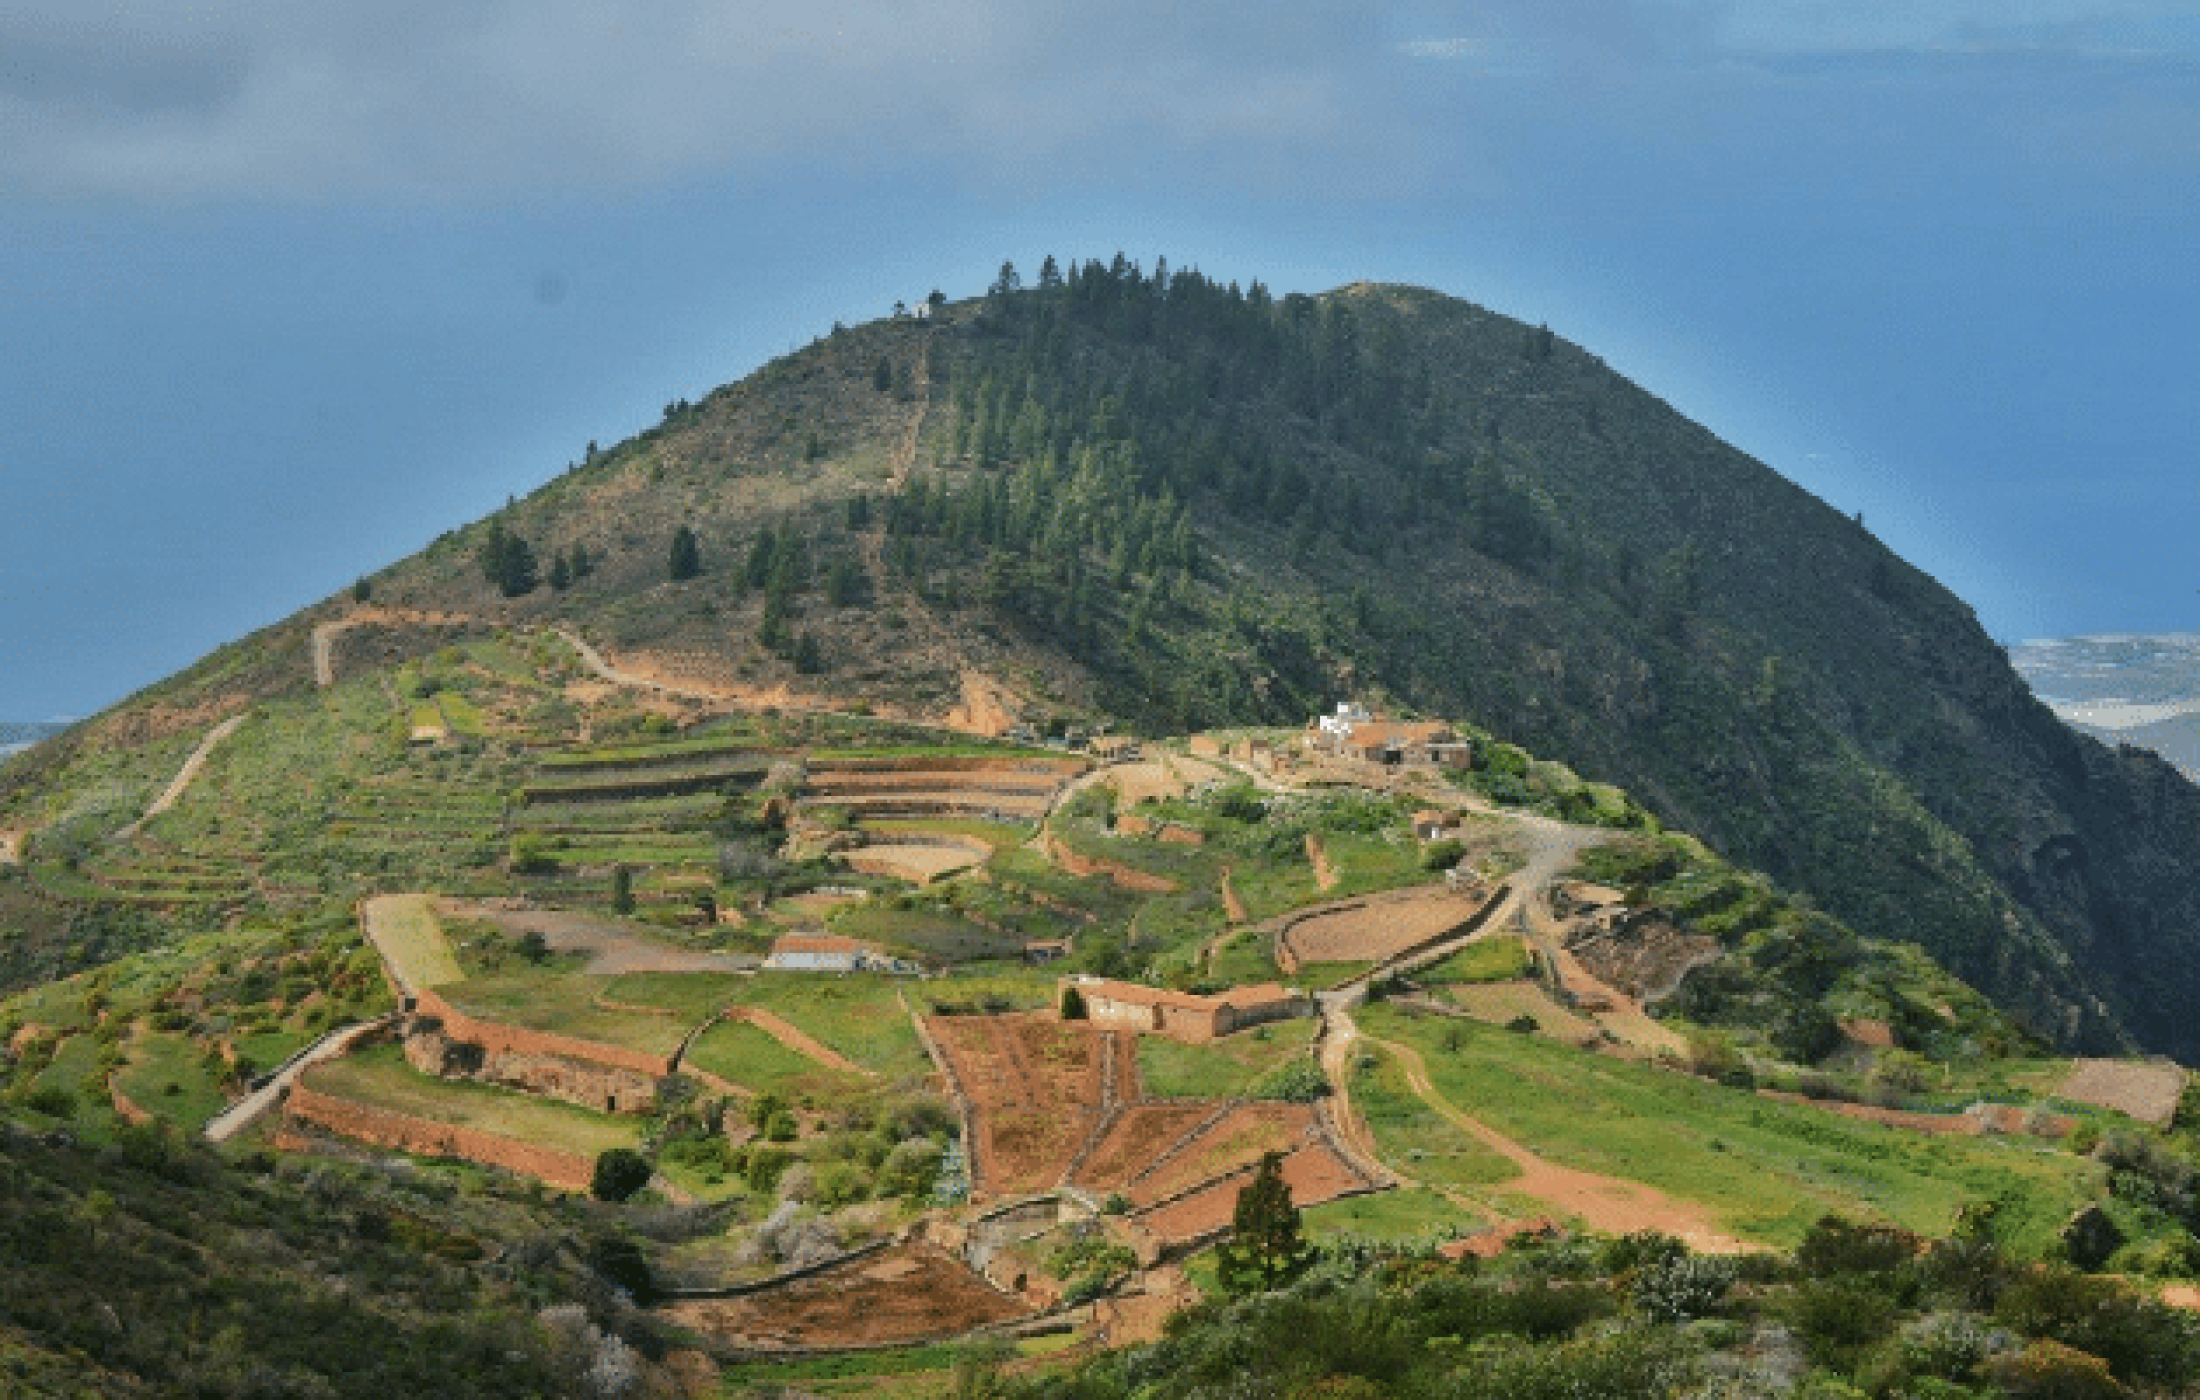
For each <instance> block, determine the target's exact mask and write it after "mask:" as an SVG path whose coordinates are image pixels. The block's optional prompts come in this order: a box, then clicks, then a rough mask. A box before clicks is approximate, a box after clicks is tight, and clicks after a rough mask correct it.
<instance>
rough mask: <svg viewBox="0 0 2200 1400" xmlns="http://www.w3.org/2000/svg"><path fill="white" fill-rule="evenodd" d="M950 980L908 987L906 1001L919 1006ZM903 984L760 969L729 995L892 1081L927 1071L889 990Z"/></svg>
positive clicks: (920, 1050)
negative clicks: (738, 989) (934, 990)
mask: <svg viewBox="0 0 2200 1400" xmlns="http://www.w3.org/2000/svg"><path fill="white" fill-rule="evenodd" d="M955 980H959V979H942V980H941V981H936V982H927V983H925V984H924V985H923V986H922V987H914V986H912V987H909V988H908V991H909V1003H910V1005H912V1006H914V1007H916V1008H917V1009H918V1010H920V1011H921V1010H923V1009H924V1007H925V1002H924V994H925V993H926V992H927V991H930V990H933V989H936V988H939V987H942V986H952V985H953V984H954V981H955ZM903 985H904V984H902V983H900V982H899V981H896V980H891V979H888V978H884V977H874V976H869V975H851V976H846V977H833V976H812V975H805V974H802V973H779V974H773V973H760V974H758V975H757V976H755V977H750V978H746V979H743V980H742V985H741V988H740V995H739V996H737V997H735V998H733V1000H734V1001H736V1002H737V1003H738V1004H739V1005H742V1006H755V1007H761V1008H763V1009H764V1010H767V1011H772V1012H776V1013H777V1014H778V1015H780V1016H781V1017H783V1018H785V1019H786V1020H787V1021H788V1022H789V1023H790V1024H792V1025H794V1026H796V1027H797V1028H799V1029H800V1030H801V1031H802V1032H803V1033H804V1034H806V1035H808V1036H810V1037H811V1038H813V1039H815V1040H818V1041H821V1042H823V1043H824V1044H826V1045H829V1046H831V1047H832V1048H833V1049H835V1050H838V1051H839V1052H840V1053H841V1054H843V1055H845V1056H847V1057H848V1058H849V1059H850V1060H852V1061H854V1062H855V1063H856V1064H859V1065H861V1066H863V1067H864V1068H865V1069H868V1070H873V1071H875V1072H877V1073H878V1074H879V1075H880V1076H881V1077H882V1078H884V1079H885V1080H886V1081H887V1082H889V1083H891V1082H893V1081H895V1080H898V1079H907V1078H914V1077H918V1076H922V1075H926V1074H929V1073H931V1071H932V1061H931V1059H930V1057H928V1056H927V1055H926V1054H925V1053H924V1046H923V1045H922V1044H921V1043H920V1042H919V1041H918V1040H917V1032H916V1029H915V1027H913V1026H911V1025H910V1024H909V1015H908V1013H907V1012H905V1011H903V1010H902V1009H901V1002H900V1001H899V1000H897V999H896V997H895V995H894V994H895V992H896V990H897V989H898V988H900V987H901V986H903Z"/></svg>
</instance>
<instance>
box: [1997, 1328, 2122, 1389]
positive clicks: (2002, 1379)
mask: <svg viewBox="0 0 2200 1400" xmlns="http://www.w3.org/2000/svg"><path fill="white" fill-rule="evenodd" d="M1984 1370H1985V1373H1986V1379H1987V1380H1989V1381H1991V1382H1993V1384H1994V1385H1995V1387H1996V1388H1998V1389H1999V1390H2000V1392H2001V1393H2002V1394H2003V1395H2005V1396H2009V1397H2011V1400H2121V1397H2124V1396H2128V1395H2130V1394H2131V1392H2130V1391H2128V1390H2126V1389H2124V1387H2123V1386H2121V1385H2119V1384H2118V1383H2117V1381H2116V1378H2115V1376H2113V1375H2111V1374H2110V1372H2109V1367H2108V1363H2107V1362H2105V1361H2103V1360H2101V1358H2099V1357H2098V1356H2088V1355H2087V1354H2086V1353H2084V1352H2082V1351H2078V1350H2075V1349H2073V1348H2071V1347H2066V1346H2064V1345H2063V1344H2062V1343H2060V1342H2051V1341H2045V1340H2040V1341H2034V1342H2032V1343H2030V1344H2029V1345H2027V1346H2026V1347H2025V1348H2024V1350H2022V1351H2016V1352H2009V1353H2007V1354H2006V1355H2002V1356H1997V1357H1995V1358H1994V1359H1993V1360H1991V1361H1989V1362H1987V1363H1986V1365H1985V1368H1984Z"/></svg>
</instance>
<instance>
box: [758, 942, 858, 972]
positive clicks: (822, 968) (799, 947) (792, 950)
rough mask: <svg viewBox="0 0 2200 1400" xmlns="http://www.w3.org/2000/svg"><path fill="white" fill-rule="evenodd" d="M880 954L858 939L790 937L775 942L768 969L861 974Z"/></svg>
mask: <svg viewBox="0 0 2200 1400" xmlns="http://www.w3.org/2000/svg"><path fill="white" fill-rule="evenodd" d="M877 958H878V950H877V949H876V948H873V947H872V946H871V945H870V944H868V943H864V942H861V941H860V940H858V939H854V938H842V937H840V936H839V935H837V934H827V933H790V934H785V935H783V936H781V937H780V938H779V939H777V940H776V941H774V942H773V944H772V951H771V956H770V957H767V958H766V959H764V966H766V967H768V968H771V969H773V970H775V971H778V972H861V971H863V969H865V968H866V967H869V966H871V965H872V964H873V962H874V961H875V960H876V959H877Z"/></svg>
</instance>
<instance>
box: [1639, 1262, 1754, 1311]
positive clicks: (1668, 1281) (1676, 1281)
mask: <svg viewBox="0 0 2200 1400" xmlns="http://www.w3.org/2000/svg"><path fill="white" fill-rule="evenodd" d="M1733 1286H1734V1265H1733V1263H1732V1262H1731V1261H1729V1260H1725V1259H1719V1258H1714V1257H1712V1256H1709V1255H1703V1254H1688V1253H1685V1252H1683V1253H1680V1254H1668V1255H1662V1256H1659V1257H1657V1258H1653V1259H1651V1260H1650V1261H1648V1262H1647V1263H1645V1264H1644V1265H1643V1266H1642V1267H1641V1268H1640V1269H1638V1270H1636V1272H1635V1278H1634V1282H1633V1284H1632V1286H1630V1287H1629V1289H1628V1301H1629V1302H1631V1303H1633V1304H1634V1305H1635V1309H1636V1311H1638V1312H1640V1313H1641V1314H1642V1315H1643V1316H1644V1317H1646V1318H1648V1319H1650V1320H1651V1321H1652V1322H1686V1321H1688V1320H1690V1319H1691V1318H1698V1317H1709V1316H1710V1315H1711V1314H1712V1313H1713V1312H1715V1311H1716V1310H1717V1309H1718V1306H1719V1303H1720V1301H1721V1300H1723V1299H1724V1298H1725V1297H1726V1292H1727V1290H1728V1289H1729V1288H1731V1287H1733Z"/></svg>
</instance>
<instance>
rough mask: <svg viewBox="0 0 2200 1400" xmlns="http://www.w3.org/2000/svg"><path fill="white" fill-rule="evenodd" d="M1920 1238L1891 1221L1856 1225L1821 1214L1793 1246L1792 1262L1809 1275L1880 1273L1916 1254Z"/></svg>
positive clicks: (1905, 1262) (1898, 1266)
mask: <svg viewBox="0 0 2200 1400" xmlns="http://www.w3.org/2000/svg"><path fill="white" fill-rule="evenodd" d="M1921 1245H1922V1242H1921V1241H1920V1240H1919V1239H1918V1237H1917V1236H1916V1235H1913V1234H1911V1233H1910V1232H1909V1231H1908V1230H1904V1229H1902V1228H1900V1227H1899V1226H1895V1225H1857V1224H1853V1223H1851V1222H1850V1221H1847V1220H1843V1219H1842V1218H1841V1217H1840V1216H1838V1215H1821V1216H1819V1217H1818V1220H1817V1223H1815V1224H1813V1225H1812V1226H1811V1227H1810V1229H1809V1230H1808V1231H1807V1232H1806V1233H1805V1234H1804V1235H1803V1242H1802V1243H1801V1244H1799V1245H1797V1246H1796V1247H1795V1263H1796V1266H1797V1267H1799V1268H1800V1269H1802V1271H1803V1272H1804V1273H1806V1274H1808V1275H1810V1276H1811V1277H1812V1278H1831V1277H1833V1276H1834V1275H1836V1274H1880V1273H1886V1272H1888V1271H1889V1270H1892V1269H1898V1268H1901V1267H1902V1266H1903V1265H1905V1264H1907V1263H1909V1262H1910V1261H1911V1260H1913V1259H1915V1258H1917V1254H1918V1250H1919V1248H1920V1247H1921Z"/></svg>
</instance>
